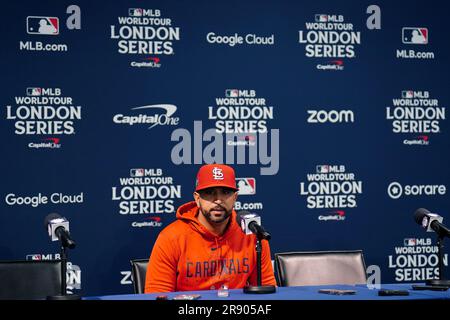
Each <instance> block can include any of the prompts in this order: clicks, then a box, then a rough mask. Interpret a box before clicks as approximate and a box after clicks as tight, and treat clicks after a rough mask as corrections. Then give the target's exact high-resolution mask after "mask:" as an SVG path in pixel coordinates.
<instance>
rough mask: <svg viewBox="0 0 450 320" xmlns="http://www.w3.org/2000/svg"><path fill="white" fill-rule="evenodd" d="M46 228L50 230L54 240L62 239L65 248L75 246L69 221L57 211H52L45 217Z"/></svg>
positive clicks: (50, 235)
mask: <svg viewBox="0 0 450 320" xmlns="http://www.w3.org/2000/svg"><path fill="white" fill-rule="evenodd" d="M44 228H45V229H47V230H48V235H49V237H51V238H52V241H58V240H60V241H61V244H62V246H63V247H64V248H67V247H68V248H70V249H73V248H75V241H73V240H72V238H71V237H70V232H69V221H67V219H66V218H64V217H61V216H60V215H59V214H57V213H50V214H49V215H47V216H46V217H45V219H44Z"/></svg>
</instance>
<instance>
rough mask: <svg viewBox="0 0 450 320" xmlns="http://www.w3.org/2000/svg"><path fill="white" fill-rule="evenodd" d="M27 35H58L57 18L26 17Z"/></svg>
mask: <svg viewBox="0 0 450 320" xmlns="http://www.w3.org/2000/svg"><path fill="white" fill-rule="evenodd" d="M27 33H28V34H39V35H50V36H57V35H59V19H58V18H57V17H41V16H28V17H27Z"/></svg>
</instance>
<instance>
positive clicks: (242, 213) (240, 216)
mask: <svg viewBox="0 0 450 320" xmlns="http://www.w3.org/2000/svg"><path fill="white" fill-rule="evenodd" d="M248 214H251V213H250V212H248V211H245V210H241V211H238V212H236V220H237V223H238V225H241V221H242V219H244V217H245V216H246V215H248Z"/></svg>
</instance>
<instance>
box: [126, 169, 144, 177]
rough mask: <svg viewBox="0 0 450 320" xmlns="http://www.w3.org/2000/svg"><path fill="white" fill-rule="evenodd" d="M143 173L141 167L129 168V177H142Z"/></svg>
mask: <svg viewBox="0 0 450 320" xmlns="http://www.w3.org/2000/svg"><path fill="white" fill-rule="evenodd" d="M144 175H145V170H144V169H142V168H138V169H130V176H131V177H143V176H144Z"/></svg>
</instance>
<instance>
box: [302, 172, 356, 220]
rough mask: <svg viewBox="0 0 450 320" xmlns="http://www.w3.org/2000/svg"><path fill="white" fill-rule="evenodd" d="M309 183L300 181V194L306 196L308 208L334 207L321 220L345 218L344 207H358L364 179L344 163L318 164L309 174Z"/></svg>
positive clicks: (320, 217)
mask: <svg viewBox="0 0 450 320" xmlns="http://www.w3.org/2000/svg"><path fill="white" fill-rule="evenodd" d="M307 179H308V183H304V182H301V183H300V195H302V196H306V202H307V205H306V206H307V208H308V209H334V210H333V211H329V212H328V214H327V215H321V216H319V217H318V219H319V220H325V221H326V220H345V211H343V210H342V209H344V208H356V207H357V201H356V196H357V195H358V194H362V181H358V180H356V179H355V174H354V173H349V172H346V169H345V166H343V165H318V166H316V173H312V174H307Z"/></svg>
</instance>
